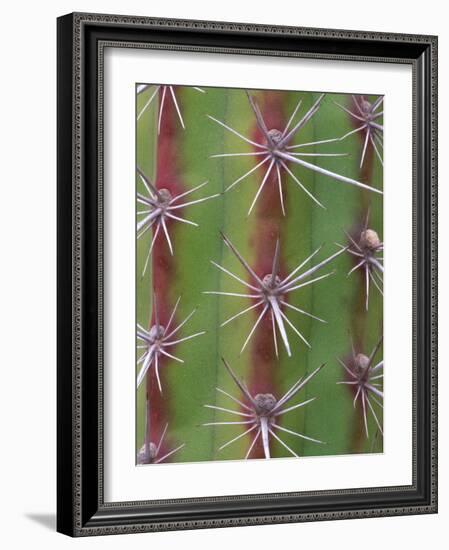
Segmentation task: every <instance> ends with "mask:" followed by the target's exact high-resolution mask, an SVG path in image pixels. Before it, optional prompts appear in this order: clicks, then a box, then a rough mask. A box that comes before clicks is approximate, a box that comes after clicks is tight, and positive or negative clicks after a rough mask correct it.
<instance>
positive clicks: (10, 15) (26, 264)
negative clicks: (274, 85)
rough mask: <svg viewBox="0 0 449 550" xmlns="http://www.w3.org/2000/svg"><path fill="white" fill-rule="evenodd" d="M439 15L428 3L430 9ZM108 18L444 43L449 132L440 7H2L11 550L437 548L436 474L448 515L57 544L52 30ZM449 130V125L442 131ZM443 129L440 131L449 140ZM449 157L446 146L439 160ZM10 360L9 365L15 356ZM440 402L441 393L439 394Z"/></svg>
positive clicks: (443, 473)
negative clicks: (74, 18) (62, 20)
mask: <svg viewBox="0 0 449 550" xmlns="http://www.w3.org/2000/svg"><path fill="white" fill-rule="evenodd" d="M429 8H430V5H429ZM73 10H78V11H83V10H85V11H99V12H101V11H103V12H110V13H111V12H112V13H129V14H138V15H153V16H166V17H179V18H198V19H215V20H230V21H233V20H234V21H235V20H237V21H245V22H246V21H247V22H259V23H267V24H268V23H278V24H290V25H304V26H316V27H335V28H352V29H363V30H381V31H399V32H406V33H408V32H410V33H429V34H440V59H442V63H441V74H440V98H441V102H440V113H441V117H440V119H441V120H443V121H445V120H446V121H447V120H449V109H448V102H447V99H446V100H444V98H447V97H449V80H448V70H447V58H448V54H449V33H448V31H447V26H446V23H447V16H446V15H445V11H446V10H444V3H443V2H442V1H439V2H433V3H432V5H431V9H427V10H425V9H423V5H422V2H416V1H415V2H413V1H410V2H408V3H407V5H406V6H405V5H404V4H403V3H402V4H401V3H399V2H398V3H392V2H391V1H387V0H377V1H376V2H374V3H373V4H369V5H365V4H363V3H361V2H360V0H358V1H354V0H348V1H346V2H344V3H343V2H340V3H337V2H335V1H334V0H322V2H320V3H319V5H318V4H317V3H305V2H301V3H297V2H294V3H293V2H287V1H281V0H278V1H277V2H275V3H273V2H271V1H269V2H268V1H259V2H256V1H255V0H247V1H246V2H241V0H227V1H226V2H223V3H219V2H214V3H206V2H204V0H191V1H190V2H185V1H181V0H178V1H175V0H165V1H164V2H163V3H162V4H158V3H149V2H148V0H146V1H133V0H128V1H127V2H126V3H124V2H123V1H122V2H118V1H116V0H108V2H101V1H94V0H91V1H90V2H88V3H87V2H85V3H75V2H73V1H72V2H67V1H65V0H60V1H59V2H54V3H53V5H51V4H50V3H47V4H44V3H43V2H39V3H34V2H33V3H32V2H20V3H18V2H16V3H14V4H12V3H9V4H8V5H7V7H4V8H3V12H2V16H3V17H2V19H3V21H4V26H3V28H2V33H1V38H0V39H1V41H2V44H1V46H2V48H1V54H2V65H1V67H2V82H1V86H0V94H1V101H0V106H1V117H0V123H1V133H0V135H1V138H2V148H1V151H2V162H1V164H0V169H1V178H0V185H1V191H2V192H1V201H0V208H1V212H0V235H1V253H2V264H1V265H2V270H1V272H0V273H1V275H0V277H1V286H0V288H1V298H0V311H1V314H0V319H1V320H0V322H1V326H0V334H1V351H2V353H1V366H2V377H1V382H2V392H1V397H0V415H1V416H0V418H1V426H2V428H1V432H0V433H1V440H0V441H1V454H0V456H1V458H0V461H1V465H0V481H1V485H0V487H1V496H0V506H1V511H0V514H1V515H0V517H1V529H0V541H1V542H2V545H4V547H6V548H8V549H9V548H23V547H26V545H30V546H31V545H32V546H33V548H41V547H42V548H46V550H48V549H52V548H58V549H59V548H62V549H64V548H68V547H72V546H74V545H75V544H76V545H77V546H78V547H82V548H94V547H95V548H106V547H108V548H120V547H122V546H123V545H126V546H127V547H128V548H141V547H142V545H146V544H148V545H152V547H153V548H157V547H158V545H159V547H162V546H163V547H164V548H179V547H180V546H182V548H183V549H185V548H198V549H202V548H210V547H211V545H214V547H215V548H229V547H230V546H231V545H236V546H237V548H240V547H243V546H244V545H248V546H249V545H250V546H251V547H263V548H264V549H265V548H271V547H274V546H275V545H276V544H279V542H280V540H282V541H285V544H286V545H289V547H298V546H301V547H306V548H307V547H311V546H312V545H313V547H314V548H326V547H329V546H330V545H332V547H333V548H343V547H344V548H345V550H349V549H352V548H354V549H355V548H357V549H359V548H360V547H361V546H362V547H363V549H364V550H365V549H366V550H368V549H370V548H378V547H379V545H381V544H384V545H387V547H389V546H392V545H393V544H396V541H397V540H400V541H401V547H403V548H407V550H413V549H418V548H423V547H427V546H428V545H429V544H432V543H436V544H437V547H441V545H439V544H438V543H437V538H438V537H443V536H444V534H446V533H447V531H448V528H447V525H448V520H449V487H448V479H449V477H448V469H447V467H446V468H443V467H441V468H440V514H439V515H438V516H420V517H413V516H412V517H402V518H385V519H380V518H379V519H370V520H356V521H339V522H326V523H319V524H317V523H315V524H314V523H310V524H303V525H283V526H265V527H248V528H243V529H242V528H239V529H225V530H220V531H196V532H195V531H190V532H178V533H160V534H152V535H132V536H120V537H108V538H95V539H89V540H88V539H85V540H77V541H74V540H70V539H68V538H65V537H63V536H62V535H58V534H55V533H54V510H55V490H56V488H55V426H56V417H55V408H56V399H55V379H56V377H55V330H56V318H55V307H56V303H55V224H56V218H55V206H56V205H55V200H56V195H55V162H56V159H55V150H56V143H55V121H56V119H55V109H56V103H55V94H56V90H55V76H56V75H55V61H56V27H55V18H56V17H57V16H58V15H60V14H63V13H66V12H69V11H73ZM442 127H443V126H442ZM443 130H444V128H443ZM448 148H449V140H448V136H447V133H446V132H441V135H440V151H441V158H443V159H444V158H445V151H447V150H448ZM440 166H441V169H440V182H441V185H440V212H441V224H440V242H441V243H442V245H441V258H440V265H441V269H440V280H441V281H444V280H447V279H448V277H449V273H448V261H447V259H446V258H445V257H444V256H443V253H444V248H445V247H446V242H447V238H448V224H449V221H448V216H447V215H445V216H443V214H445V213H446V211H445V208H447V207H448V206H449V200H448V199H449V197H448V186H447V181H448V176H449V173H448V169H447V165H446V164H445V163H444V162H441V163H440ZM440 294H441V297H440V311H441V312H442V315H441V322H440V330H441V332H442V334H443V338H441V344H440V349H441V352H440V358H441V359H440V362H441V370H440V387H441V388H442V389H443V390H444V388H445V387H447V385H448V383H449V374H448V369H447V368H446V363H447V361H445V360H444V358H446V357H447V355H448V352H449V349H448V344H447V338H444V336H445V334H446V332H447V330H448V324H447V317H446V316H445V315H444V312H445V311H446V310H447V307H448V306H449V303H448V294H447V287H445V286H443V285H441V293H440ZM5 351H6V353H5ZM442 395H444V393H443V392H442ZM448 411H449V405H448V402H447V400H444V401H443V400H441V405H440V424H441V427H442V428H441V432H442V436H441V438H440V440H441V442H440V464H441V465H442V466H443V465H445V464H447V463H448V460H449V444H448V442H447V435H446V436H445V435H444V434H447V424H446V423H447V421H448V420H449V419H448Z"/></svg>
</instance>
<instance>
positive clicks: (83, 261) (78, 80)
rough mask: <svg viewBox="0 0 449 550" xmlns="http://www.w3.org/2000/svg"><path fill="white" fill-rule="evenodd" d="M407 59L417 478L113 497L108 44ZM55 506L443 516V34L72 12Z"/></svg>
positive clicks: (94, 522) (96, 514) (223, 520)
mask: <svg viewBox="0 0 449 550" xmlns="http://www.w3.org/2000/svg"><path fill="white" fill-rule="evenodd" d="M106 45H114V47H118V48H119V47H121V48H150V49H151V48H155V49H166V50H178V51H200V52H214V53H222V54H223V55H235V54H247V55H253V56H273V57H274V58H276V57H303V58H309V59H329V60H342V61H345V60H347V61H362V62H366V63H369V62H373V61H375V62H378V63H402V64H408V65H410V66H411V67H412V71H413V85H412V86H413V90H412V94H413V159H412V164H413V233H414V234H413V266H412V269H413V395H412V399H413V483H412V484H411V485H410V486H389V487H373V488H364V489H348V490H327V491H313V492H302V493H295V492H290V493H281V494H273V493H262V494H257V495H236V496H227V497H216V496H214V495H210V496H208V497H204V498H184V497H183V496H182V488H181V489H180V493H181V494H180V498H179V499H172V500H164V501H155V500H153V499H152V495H151V494H148V499H147V500H144V501H137V502H135V501H132V502H131V501H126V502H113V503H112V502H105V500H104V479H103V452H104V446H103V399H104V386H103V369H104V363H103V307H104V303H103V281H104V279H105V278H107V273H105V272H104V269H103V245H104V235H103V206H104V203H103V129H104V126H103V124H104V121H103V85H104V81H103V76H104V66H103V60H104V48H105V46H106ZM57 71H58V105H57V108H58V168H57V177H58V204H57V208H58V387H57V390H58V425H57V433H58V446H57V448H58V471H57V475H58V502H57V529H58V531H59V532H61V533H65V534H67V535H70V536H89V535H104V534H119V533H133V532H145V531H164V530H177V529H200V528H212V527H226V526H243V525H262V524H269V523H287V522H303V521H318V520H320V521H321V520H331V519H343V518H364V517H376V516H394V515H405V514H422V513H436V512H437V38H436V37H434V36H424V35H404V34H383V33H373V32H362V31H343V30H330V29H311V28H297V27H275V26H262V25H250V24H240V23H219V22H207V21H193V20H192V21H185V20H169V19H153V18H148V17H131V16H129V17H128V16H115V15H101V14H83V13H76V14H69V15H66V16H63V17H60V18H59V19H58V66H57Z"/></svg>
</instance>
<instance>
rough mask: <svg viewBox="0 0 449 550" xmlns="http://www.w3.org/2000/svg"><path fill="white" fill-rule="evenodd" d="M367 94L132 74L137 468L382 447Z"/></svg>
mask: <svg viewBox="0 0 449 550" xmlns="http://www.w3.org/2000/svg"><path fill="white" fill-rule="evenodd" d="M370 92H371V91H370V90H367V92H366V94H365V95H360V94H359V95H351V94H336V93H332V92H326V93H324V92H309V91H307V92H304V91H277V90H276V91H275V90H245V89H230V88H229V89H228V88H212V87H195V86H178V85H177V86H175V85H169V84H153V83H139V84H137V85H136V120H135V125H136V126H135V127H136V145H137V146H136V266H135V269H136V271H135V277H136V318H137V326H136V366H135V368H136V372H135V376H136V392H137V407H136V416H137V418H136V426H137V431H136V463H137V464H138V465H149V464H151V465H154V464H160V463H168V462H172V463H175V462H178V463H179V462H199V461H217V460H245V459H248V460H251V459H271V458H299V459H301V458H303V457H316V456H323V455H327V456H337V455H347V454H354V453H356V454H360V453H382V452H383V432H384V428H385V429H388V426H385V427H384V425H383V407H384V378H383V376H384V368H383V367H384V365H383V346H382V339H383V283H382V281H383V271H384V267H383V248H384V242H383V129H384V111H383V109H384V98H383V96H380V95H373V94H372V93H370ZM387 371H388V367H387Z"/></svg>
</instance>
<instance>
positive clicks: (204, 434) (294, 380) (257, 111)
mask: <svg viewBox="0 0 449 550" xmlns="http://www.w3.org/2000/svg"><path fill="white" fill-rule="evenodd" d="M436 132H437V38H436V37H433V36H421V35H413V36H410V35H401V34H381V33H372V32H360V31H341V30H338V31H337V30H328V29H310V28H294V27H272V26H260V25H248V24H237V23H218V22H204V21H181V20H161V19H152V18H147V17H127V16H113V15H95V14H70V15H66V16H64V17H61V18H59V19H58V530H59V531H60V532H62V533H65V534H68V535H71V536H87V535H102V534H116V533H132V532H143V531H161V530H174V529H196V528H209V527H222V526H239V525H256V524H267V523H283V522H302V521H313V520H328V519H339V518H363V517H372V516H390V515H391V516H392V515H399V514H418V513H433V512H436V511H437V485H436V484H437V471H436V468H437V449H436V446H437V439H436V438H437V432H436V427H437V409H436V400H437V397H436V391H437V372H436V368H437V366H436V357H437V350H436V347H437V341H436V339H437V336H436V334H437V332H436V323H437V301H436V292H437V281H436V259H437V251H436V249H437V244H436V238H437V237H436V212H437V210H436V197H437V169H436V159H437V134H436Z"/></svg>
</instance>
